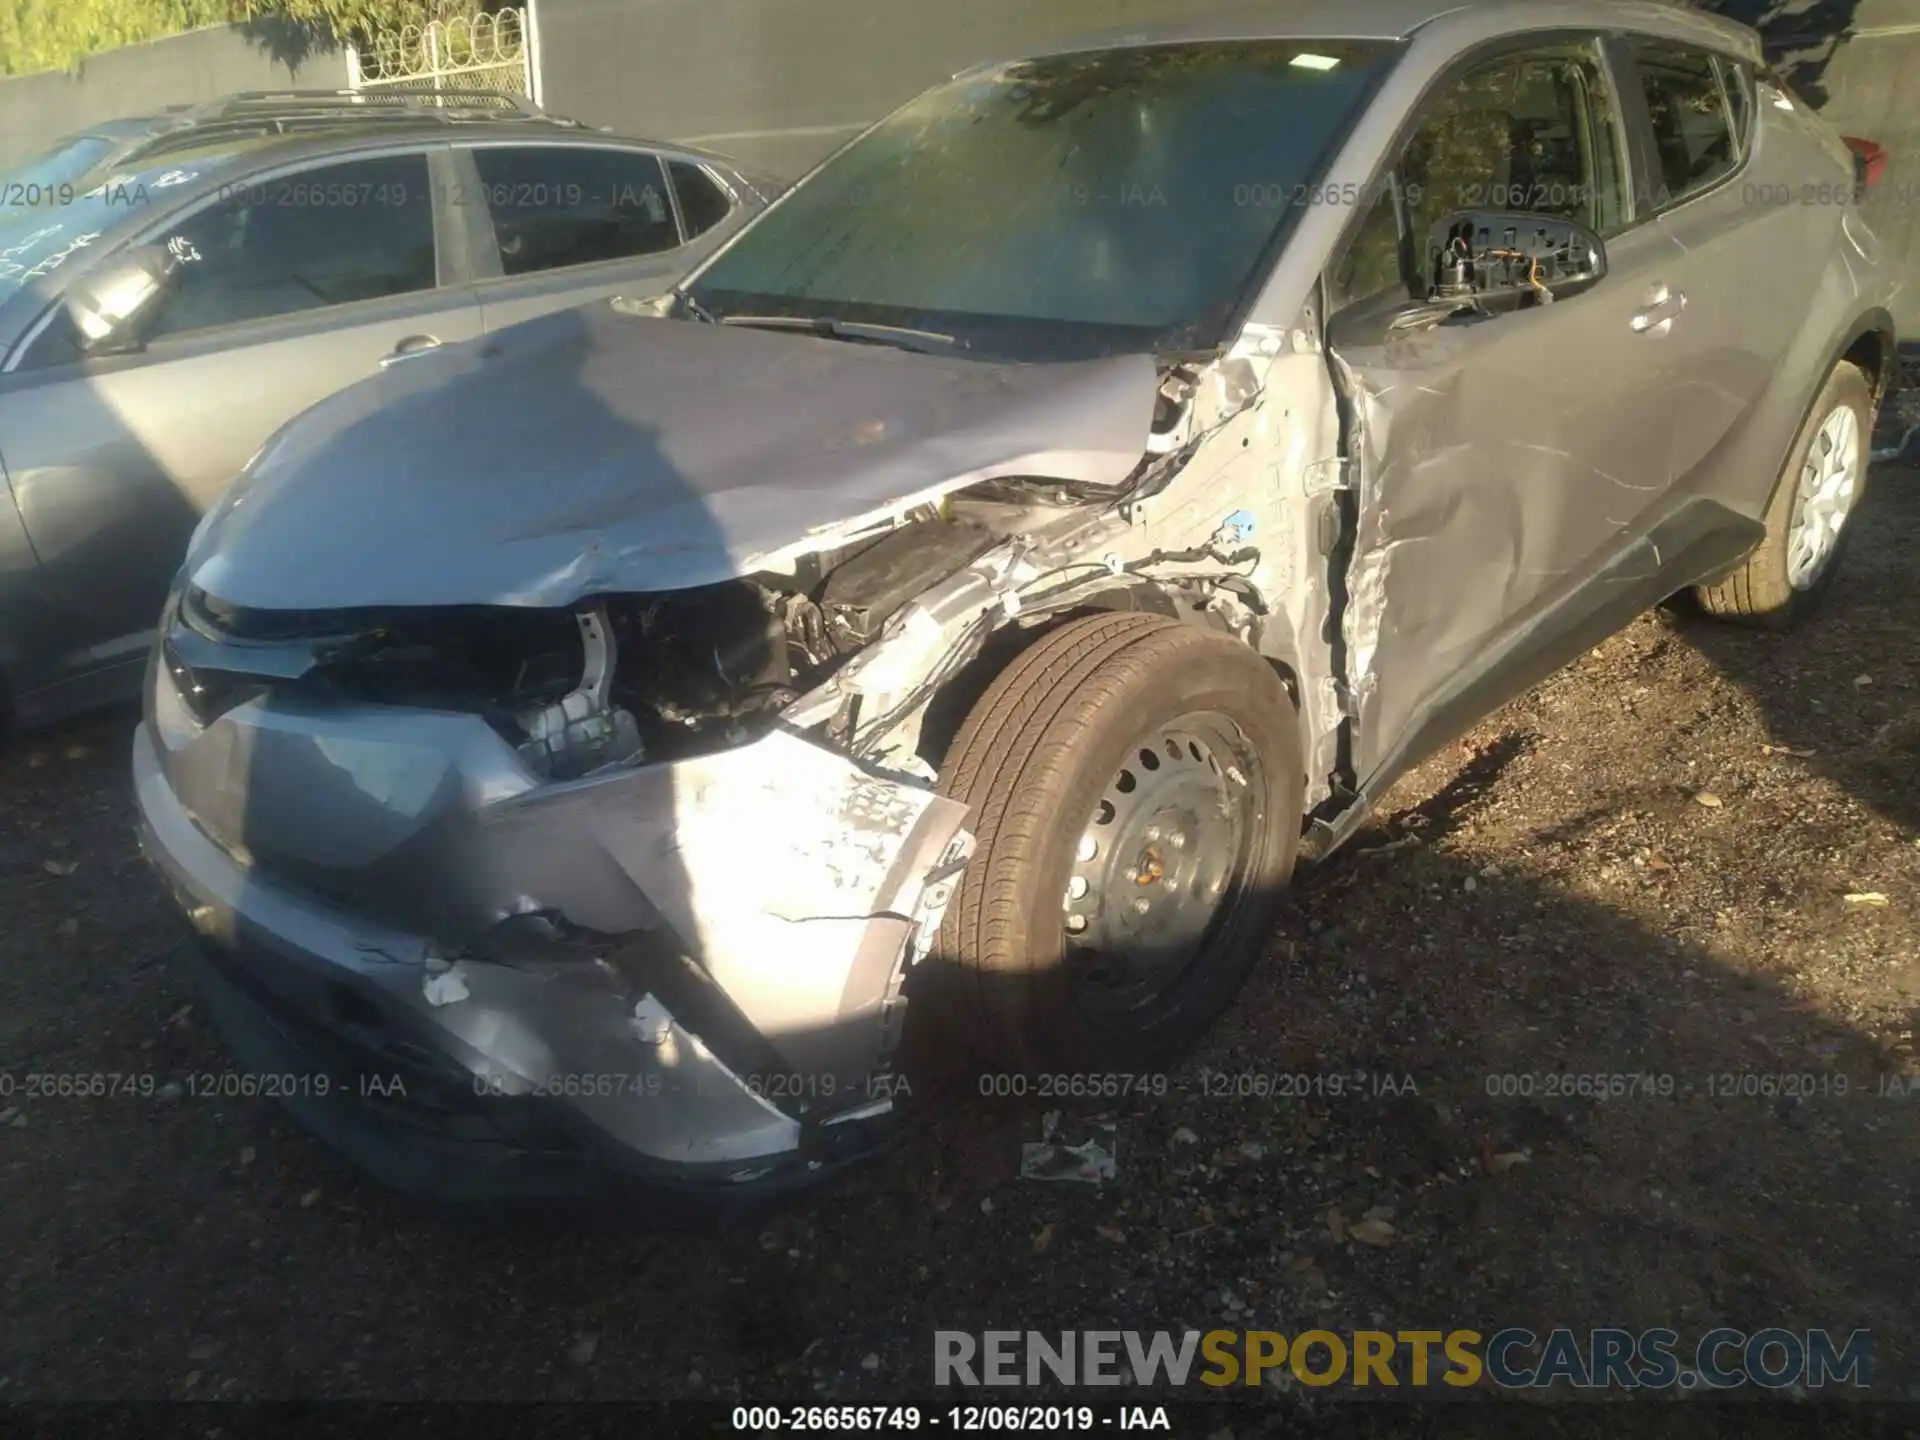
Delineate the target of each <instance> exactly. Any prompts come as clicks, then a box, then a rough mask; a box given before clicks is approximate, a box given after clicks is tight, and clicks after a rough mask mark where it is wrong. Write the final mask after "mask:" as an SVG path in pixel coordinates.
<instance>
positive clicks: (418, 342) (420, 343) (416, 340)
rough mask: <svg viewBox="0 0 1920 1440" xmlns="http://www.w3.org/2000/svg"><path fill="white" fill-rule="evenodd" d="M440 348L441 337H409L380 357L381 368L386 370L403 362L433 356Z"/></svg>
mask: <svg viewBox="0 0 1920 1440" xmlns="http://www.w3.org/2000/svg"><path fill="white" fill-rule="evenodd" d="M439 348H440V337H439V336H437V335H408V336H406V337H405V338H404V339H402V340H401V342H400V343H399V344H398V345H395V346H394V347H393V349H392V350H390V351H389V352H388V353H387V354H385V355H382V356H381V357H380V368H381V369H382V370H384V369H386V368H387V367H388V366H389V365H398V364H399V363H400V362H401V361H402V360H413V359H417V358H418V357H419V356H422V355H431V354H432V353H433V352H434V351H436V350H438V349H439Z"/></svg>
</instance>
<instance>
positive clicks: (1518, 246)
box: [1427, 210, 1607, 309]
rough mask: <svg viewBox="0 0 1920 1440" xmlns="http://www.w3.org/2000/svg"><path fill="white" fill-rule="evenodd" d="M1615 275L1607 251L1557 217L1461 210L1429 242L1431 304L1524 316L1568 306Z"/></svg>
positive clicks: (1574, 225)
mask: <svg viewBox="0 0 1920 1440" xmlns="http://www.w3.org/2000/svg"><path fill="white" fill-rule="evenodd" d="M1606 273H1607V247H1606V245H1605V243H1604V242H1602V240H1601V239H1600V237H1599V236H1598V235H1596V234H1595V233H1594V232H1593V231H1591V230H1589V229H1588V228H1587V227H1586V226H1584V225H1581V224H1579V223H1577V222H1576V221H1572V220H1564V219H1562V218H1560V217H1559V216H1557V215H1536V214H1531V213H1528V212H1524V211H1511V210H1457V211H1455V212H1454V213H1453V214H1451V215H1447V216H1444V217H1442V218H1441V219H1440V220H1439V221H1438V222H1437V223H1436V224H1435V225H1434V227H1433V230H1432V231H1431V232H1430V234H1429V235H1428V239H1427V298H1428V300H1430V301H1432V302H1434V303H1435V304H1446V303H1449V302H1457V303H1458V304H1459V305H1461V306H1463V307H1467V308H1484V309H1516V308H1521V307H1524V306H1528V305H1545V304H1550V303H1551V302H1553V301H1555V300H1565V299H1567V298H1569V297H1570V296H1573V295H1577V294H1579V293H1580V292H1581V291H1583V290H1587V289H1591V288H1592V287H1593V286H1594V285H1596V284H1598V283H1599V282H1600V280H1602V279H1603V278H1604V277H1605V276H1606Z"/></svg>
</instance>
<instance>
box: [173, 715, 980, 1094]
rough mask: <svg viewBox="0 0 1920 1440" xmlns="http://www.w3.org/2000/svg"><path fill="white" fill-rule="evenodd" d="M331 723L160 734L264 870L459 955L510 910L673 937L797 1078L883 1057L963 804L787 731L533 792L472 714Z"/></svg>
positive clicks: (298, 720)
mask: <svg viewBox="0 0 1920 1440" xmlns="http://www.w3.org/2000/svg"><path fill="white" fill-rule="evenodd" d="M325 720H326V723H325V725H324V726H322V725H320V724H319V723H318V719H317V717H313V716H309V715H308V714H306V713H305V712H303V711H302V710H301V709H300V708H299V707H298V706H296V705H294V704H292V703H290V702H286V701H282V700H268V701H253V702H249V703H247V704H244V705H241V706H238V707H236V708H235V709H234V710H232V711H229V712H227V713H226V714H225V715H223V716H221V717H220V718H219V719H218V720H216V721H215V722H214V723H213V724H212V725H210V726H208V727H207V728H206V729H205V730H204V731H201V732H199V733H197V734H184V733H182V732H179V731H176V732H174V734H173V737H172V740H171V741H169V742H168V750H167V755H166V760H165V763H166V767H167V770H168V773H169V778H170V781H171V783H172V785H173V787H174V790H175V792H176V794H177V795H178V796H179V798H180V800H181V802H182V803H183V804H185V805H186V806H187V807H188V809H189V810H190V811H192V812H193V813H194V814H196V815H197V816H198V817H200V822H201V825H202V827H203V828H204V829H206V830H207V832H208V833H209V834H210V835H212V836H213V838H215V839H216V840H217V841H219V842H220V843H221V844H223V845H226V846H228V847H229V848H230V849H237V850H239V851H241V852H243V853H247V854H250V855H251V856H253V857H254V858H255V859H256V861H257V862H258V863H260V864H262V865H263V866H264V867H265V873H271V874H273V875H276V876H279V877H283V878H285V879H287V880H289V881H291V882H293V883H296V884H304V885H306V886H307V887H308V888H310V889H312V890H315V891H319V892H321V893H330V894H333V895H336V896H338V897H340V900H341V902H342V903H343V904H345V905H347V906H349V907H350V908H351V910H352V912H353V913H355V914H358V915H362V916H365V917H366V918H367V920H368V922H369V923H370V924H378V925H382V926H387V927H392V928H393V929H396V930H399V931H402V932H404V933H410V934H414V935H418V936H421V937H423V939H428V940H431V942H432V943H433V944H434V945H436V946H439V947H441V948H442V949H443V950H445V951H446V952H447V953H449V954H453V953H458V952H459V951H460V950H461V949H463V948H466V947H472V948H474V949H475V950H477V951H478V952H479V953H481V954H484V953H485V951H486V942H487V937H488V936H489V933H490V932H491V931H492V930H493V929H494V927H496V926H497V925H499V924H500V923H501V922H502V921H504V920H507V919H510V918H511V917H514V916H519V915H527V914H535V913H538V914H548V915H552V916H557V917H559V918H561V919H563V920H565V921H566V922H567V923H569V924H571V925H573V926H577V927H579V928H581V929H583V930H586V931H591V932H597V933H600V934H604V935H607V936H610V937H619V936H621V935H624V934H630V933H634V932H646V931H656V932H657V931H658V930H659V929H660V928H661V926H662V924H663V923H664V924H666V925H670V926H671V927H672V929H673V931H674V932H675V935H676V937H677V938H678V940H679V941H680V943H681V944H682V945H684V946H685V947H686V948H687V950H688V951H689V952H690V954H691V955H692V956H693V958H694V959H696V960H697V961H698V962H699V963H700V964H701V965H702V966H703V967H704V968H705V969H706V971H707V972H708V974H709V975H710V976H711V977H712V978H713V980H714V982H715V983H716V984H717V985H718V986H719V987H720V988H721V989H722V990H724V991H725V992H726V993H727V995H728V997H729V998H730V999H731V1000H732V1001H733V1003H734V1004H735V1005H736V1006H737V1007H738V1008H739V1009H740V1011H741V1012H742V1013H743V1014H744V1016H745V1017H746V1018H747V1019H748V1020H749V1021H750V1022H751V1023H752V1025H753V1026H754V1028H755V1029H756V1030H758V1031H759V1032H760V1033H761V1034H762V1035H763V1036H764V1037H765V1038H766V1039H767V1040H768V1041H769V1042H770V1043H771V1044H772V1045H773V1046H774V1047H775V1048H776V1049H777V1050H780V1051H781V1052H782V1053H783V1054H787V1055H788V1056H789V1058H791V1059H793V1060H794V1061H795V1063H796V1065H800V1064H801V1063H802V1062H803V1061H804V1062H805V1063H806V1064H809V1065H811V1064H821V1065H828V1066H830V1067H831V1068H834V1069H835V1070H841V1069H843V1068H844V1067H843V1064H842V1062H843V1061H847V1062H848V1063H854V1061H857V1059H858V1055H859V1054H866V1053H868V1052H870V1051H877V1049H878V1035H879V1026H878V1024H877V1023H876V1015H877V1013H878V1012H879V1011H880V1009H881V1007H882V1006H883V1004H884V1003H885V1000H886V997H887V996H888V994H889V992H890V990H891V989H892V988H893V982H894V981H895V980H896V978H897V977H896V974H895V972H896V970H897V968H898V967H899V966H900V965H901V964H904V963H906V960H905V957H906V955H907V953H908V943H909V941H910V940H911V939H912V938H913V932H914V919H913V917H914V913H915V910H916V908H917V907H918V905H919V903H920V900H921V898H922V897H921V890H922V887H923V885H924V882H925V880H926V877H927V876H928V875H929V874H931V873H933V872H934V871H935V870H936V869H937V868H938V867H939V864H940V861H941V858H942V856H943V854H944V853H945V852H946V851H947V850H948V848H949V847H950V846H951V845H952V844H953V842H954V840H955V837H956V835H958V834H959V832H960V830H961V827H962V823H963V821H964V819H965V815H966V807H965V806H963V805H961V804H959V803H958V802H956V801H952V800H948V799H945V798H943V797H941V796H938V795H936V794H934V793H933V791H932V790H930V789H927V788H924V787H922V786H919V785H917V784H913V783H908V782H905V781H902V780H897V779H891V778H888V777H886V776H884V775H881V774H878V773H876V772H873V771H870V770H868V769H865V768H863V767H861V766H860V765H858V764H857V763H855V762H854V761H852V760H849V759H847V758H846V757H844V756H841V755H839V754H836V753H834V752H832V751H830V750H827V749H826V748H824V747H822V746H820V745H817V744H815V743H813V742H812V741H809V740H807V739H804V738H802V737H801V736H799V735H797V734H793V733H791V732H788V731H784V730H778V731H775V732H773V733H771V734H769V735H767V736H764V737H762V738H761V739H760V740H758V741H756V742H754V743H752V744H748V745H744V746H740V747H738V748H735V749H732V750H727V751H722V752H719V753H717V754H713V755H707V756H701V757H697V758H693V759H688V760H683V761H679V762H675V763H672V764H662V765H652V766H645V767H641V768H638V769H632V770H621V771H613V772H609V773H605V774H601V775H597V776H590V777H587V778H584V779H581V780H577V781H573V782H569V783H566V784H556V785H538V784H536V783H535V782H534V781H533V779H532V777H530V776H529V775H528V774H527V773H526V772H525V771H524V769H523V768H521V767H520V766H519V764H518V761H517V758H516V757H514V756H513V754H512V752H511V750H510V749H508V748H507V747H506V745H505V742H504V741H501V740H499V739H498V737H497V736H495V735H494V734H493V733H492V731H491V730H489V729H488V727H487V726H486V724H485V722H483V721H481V720H479V719H478V718H476V717H472V716H461V715H451V714H443V713H430V712H415V711H399V710H392V709H379V708H376V707H367V708H366V709H364V710H362V711H357V712H356V711H347V710H343V709H340V708H333V709H331V710H330V711H329V712H328V714H327V715H326V717H325ZM423 758H432V759H433V760H434V762H435V763H434V764H433V765H432V766H431V767H428V768H426V769H424V770H423V769H421V768H420V762H421V761H422V760H423ZM471 968H472V966H471V964H470V965H469V966H468V969H469V970H471ZM445 988H446V987H444V986H443V987H442V990H443V991H444V990H445ZM856 1052H857V1053H856ZM849 1057H853V1058H852V1060H849Z"/></svg>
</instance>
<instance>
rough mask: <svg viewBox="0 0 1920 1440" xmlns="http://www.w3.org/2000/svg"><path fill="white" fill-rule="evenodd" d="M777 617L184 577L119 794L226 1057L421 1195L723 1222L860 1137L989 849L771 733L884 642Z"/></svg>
mask: <svg viewBox="0 0 1920 1440" xmlns="http://www.w3.org/2000/svg"><path fill="white" fill-rule="evenodd" d="M788 598H789V599H791V595H789V597H788ZM785 608H786V610H787V611H788V612H790V613H782V597H781V596H779V595H777V594H775V593H774V592H772V591H770V590H767V589H765V588H764V587H761V586H757V585H754V584H751V583H749V582H745V581H741V582H734V583H732V584H730V585H727V586H721V587H713V588H712V589H711V590H709V591H690V592H683V593H678V594H673V595H666V596H659V597H647V596H641V597H617V598H615V599H612V600H600V601H595V602H592V603H588V604H583V605H581V606H578V607H574V608H572V609H567V610H526V609H518V610H516V609H513V608H511V607H487V606H473V607H451V608H439V609H432V608H429V609H417V610H404V611H389V612H375V611H356V610H339V611H330V612H286V611H279V612H247V611H243V610H239V609H237V608H235V607H232V606H226V605H222V604H221V603H220V602H219V601H217V600H215V599H214V598H213V597H212V596H209V595H206V594H204V593H202V592H200V591H198V590H196V589H194V588H192V587H191V586H186V587H184V588H183V590H182V591H181V593H179V594H178V595H176V596H175V598H174V599H173V600H172V601H171V602H170V603H169V605H168V608H167V611H166V614H165V616H164V617H163V622H162V626H161V631H160V637H159V640H158V643H157V645H156V649H155V655H154V662H153V665H152V671H151V674H150V676H149V683H148V686H147V714H146V723H145V724H144V725H143V726H142V727H141V728H140V730H139V732H138V734H137V736H136V739H135V745H134V757H133V758H134V774H135V781H136V788H137V794H138V800H139V807H140V815H141V825H142V839H143V844H144V847H145V849H146V851H147V853H148V855H149V857H150V858H151V859H152V860H153V862H154V863H155V864H156V866H157V867H158V868H159V870H160V871H161V872H162V873H163V874H164V876H165V877H166V879H167V880H168V882H169V883H170V884H171V886H172V887H173V889H174V891H175V893H176V895H177V896H178V898H179V901H180V903H181V905H182V907H183V908H184V909H185V911H186V913H187V914H188V915H189V916H190V917H191V919H192V921H193V924H194V926H195V928H196V929H197V931H198V932H199V934H200V936H201V937H202V939H203V941H204V944H203V945H202V947H201V950H202V954H201V956H200V957H199V959H198V960H197V961H196V963H197V964H198V966H199V971H200V973H199V976H198V978H199V981H200V983H201V985H202V987H203V989H204V991H205V993H206V995H207V1000H208V1005H209V1008H210V1010H211V1012H212V1014H213V1016H214V1019H215V1021H216V1023H217V1024H218V1025H219V1027H220V1028H221V1030H222V1031H223V1033H224V1034H225V1036H226V1037H227V1039H228V1042H229V1044H230V1045H231V1046H232V1048H233V1049H234V1051H235V1053H236V1055H237V1056H238V1057H239V1058H240V1059H241V1060H242V1061H243V1062H244V1063H246V1064H247V1065H248V1066H249V1067H251V1068H252V1069H254V1070H256V1071H259V1072H262V1073H263V1074H266V1075H269V1076H273V1077H276V1084H275V1085H274V1087H273V1088H274V1090H275V1092H276V1093H279V1094H281V1095H283V1096H284V1097H285V1098H286V1100H287V1103H288V1104H289V1106H290V1108H291V1109H292V1110H293V1111H294V1112H295V1114H296V1116H297V1118H299V1119H301V1120H302V1121H303V1122H304V1123H306V1124H307V1125H308V1126H309V1128H311V1129H313V1130H314V1131H316V1132H317V1133H319V1134H320V1135H321V1136H322V1137H324V1138H326V1139H327V1140H329V1141H331V1142H332V1143H334V1144H335V1145H336V1146H337V1147H338V1148H340V1149H342V1150H344V1151H345V1152H347V1153H348V1155H349V1156H350V1157H351V1158H353V1159H354V1160H356V1161H358V1162H359V1163H360V1164H361V1165H363V1166H364V1167H365V1168H367V1169H369V1170H370V1171H372V1172H373V1173H374V1174H376V1175H378V1176H379V1177H381V1178H382V1179H384V1180H386V1181H387V1182H388V1183H390V1184H392V1185H395V1186H397V1187H399V1188H401V1189H403V1190H407V1191H410V1192H413V1193H415V1194H418V1195H421V1196H425V1197H430V1198H435V1199H444V1200H472V1201H493V1200H503V1199H508V1200H510V1199H514V1198H529V1199H544V1198H560V1197H567V1196H576V1195H591V1194H593V1193H595V1192H598V1191H602V1190H608V1189H611V1190H617V1191H620V1192H622V1193H624V1192H627V1191H629V1190H631V1189H632V1187H633V1186H634V1185H635V1184H638V1185H640V1186H643V1187H647V1188H650V1189H652V1190H654V1191H655V1192H656V1193H658V1194H660V1195H663V1196H679V1197H682V1198H684V1199H685V1200H686V1201H687V1202H688V1203H689V1204H690V1205H692V1206H693V1207H694V1208H695V1209H697V1210H703V1211H706V1210H711V1209H712V1208H713V1207H714V1206H715V1204H716V1203H724V1200H725V1198H727V1197H743V1198H744V1197H753V1196H759V1195H761V1194H764V1193H765V1192H767V1191H769V1190H778V1189H780V1188H783V1187H786V1186H789V1185H794V1184H799V1183H804V1182H805V1181H806V1180H808V1179H810V1178H812V1177H815V1176H818V1175H820V1174H822V1173H823V1172H825V1171H827V1170H829V1169H831V1168H832V1167H833V1166H834V1165H835V1164H836V1163H837V1162H840V1161H843V1160H846V1159H849V1158H853V1157H855V1156H857V1155H859V1154H861V1153H864V1152H866V1151H867V1150H869V1149H871V1147H872V1146H873V1144H874V1143H875V1141H876V1140H877V1139H878V1138H879V1135H880V1133H881V1132H882V1131H883V1130H884V1128H885V1125H886V1122H887V1119H888V1116H889V1113H890V1111H891V1110H892V1108H893V1103H894V1098H895V1089H896V1082H895V1079H894V1073H893V1069H892V1066H893V1059H894V1050H895V1046H896V1043H897V1041H898V1038H899V1030H900V1019H901V1010H902V1000H901V995H900V991H901V986H902V983H903V979H904V976H905V973H906V970H907V968H908V966H909V965H910V963H911V961H912V959H913V958H914V956H915V955H916V954H918V953H920V952H921V951H923V950H924V947H925V945H926V943H927V942H928V940H929V939H930V937H931V935H932V934H933V932H934V931H935V930H936V929H937V928H938V925H939V920H940V913H941V909H942V907H943V905H944V903H945V898H946V896H947V895H948V894H949V893H950V892H951V881H952V878H953V876H954V875H955V874H956V873H957V872H958V870H959V868H960V867H961V866H962V865H963V864H964V862H965V857H966V852H967V847H968V845H969V843H970V838H969V836H968V835H967V832H966V831H965V829H964V828H963V821H964V818H965V816H964V807H962V806H960V805H957V804H955V803H954V802H952V801H949V800H945V799H942V798H940V797H939V796H937V795H936V794H935V793H934V792H933V790H932V789H931V787H929V786H927V785H924V784H921V783H918V782H916V781H914V780H912V779H911V778H908V777H905V776H888V775H886V774H883V773H881V772H878V771H875V770H873V769H871V768H870V767H866V766H863V765H861V764H858V763H856V762H855V761H853V760H852V759H850V758H848V757H847V756H846V755H845V754H842V753H836V752H835V751H834V750H832V749H830V748H828V747H827V746H825V745H823V744H821V743H818V742H817V741H816V740H815V739H812V738H808V737H806V736H803V735H801V734H799V733H797V732H795V731H793V730H791V729H789V728H785V727H783V726H782V725H781V724H780V723H779V720H778V715H779V711H780V709H781V708H782V707H783V706H784V705H785V704H787V703H789V702H791V701H792V700H793V699H794V698H795V696H796V694H797V693H798V692H797V689H796V683H797V681H798V679H800V678H801V677H800V676H797V675H796V673H795V668H794V667H795V662H797V663H798V665H799V666H800V667H802V668H803V669H804V668H805V667H809V666H813V667H827V666H831V665H832V664H834V663H835V661H836V659H837V658H838V654H837V652H836V650H835V648H834V645H835V642H834V639H833V632H834V631H836V630H838V631H839V632H840V633H841V634H842V637H843V639H842V642H841V643H842V644H851V643H854V642H855V640H856V639H857V637H858V634H859V633H861V632H860V631H859V627H860V626H861V625H862V624H863V623H865V622H864V620H863V618H862V615H861V613H860V612H859V611H858V608H857V607H848V606H841V607H834V606H828V607H825V608H824V609H822V608H820V607H811V608H809V609H808V610H807V611H806V612H805V613H791V612H794V611H795V607H794V606H792V605H790V604H789V605H787V606H786V607H785ZM868 618H870V617H868ZM790 637H791V638H790ZM810 645H811V646H812V647H813V648H811V649H810V648H809V646H810ZM716 1192H718V1193H719V1194H720V1196H721V1197H722V1198H721V1200H720V1201H719V1202H716V1200H715V1195H716Z"/></svg>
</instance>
